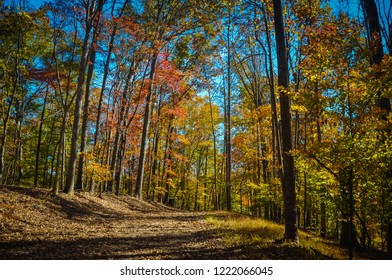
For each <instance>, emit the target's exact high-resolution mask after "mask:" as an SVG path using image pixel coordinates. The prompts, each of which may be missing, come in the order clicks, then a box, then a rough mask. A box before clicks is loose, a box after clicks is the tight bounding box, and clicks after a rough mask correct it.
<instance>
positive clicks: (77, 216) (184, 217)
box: [0, 186, 366, 260]
mask: <svg viewBox="0 0 392 280" xmlns="http://www.w3.org/2000/svg"><path fill="white" fill-rule="evenodd" d="M233 221H240V222H239V223H237V225H236V224H231V222H233ZM252 221H253V220H252V219H250V218H244V219H243V218H242V217H241V216H240V215H236V214H230V213H224V212H217V213H215V212H213V213H204V212H187V211H181V210H177V209H173V208H169V207H166V206H164V205H162V204H158V203H154V202H145V201H140V200H137V199H135V198H132V197H129V196H120V197H116V196H114V195H104V196H103V198H99V197H98V196H97V195H94V194H89V193H75V194H74V195H73V196H69V195H65V194H59V195H58V196H54V195H52V194H51V193H50V192H49V191H47V190H42V189H29V188H22V187H10V186H0V259H21V260H25V259H335V258H344V255H345V253H344V251H343V250H342V249H340V248H339V247H338V246H337V245H336V244H334V243H332V242H331V243H325V242H324V241H322V242H321V241H320V240H319V239H317V237H313V236H311V235H305V236H302V237H301V239H304V240H314V242H313V243H309V242H308V243H306V244H300V245H290V244H288V245H287V244H282V243H280V242H276V239H277V238H279V235H280V234H281V232H282V230H281V229H280V228H279V227H280V226H274V225H272V226H271V225H266V224H264V225H262V226H261V230H260V229H258V228H255V227H254V226H250V222H251V223H252V225H253V224H255V223H253V222H252ZM256 231H257V232H258V233H262V235H264V236H267V238H269V237H272V238H269V241H266V240H267V239H265V238H260V236H261V235H260V234H259V235H258V234H256ZM244 236H245V237H246V238H244ZM268 236H269V237H268ZM320 244H322V246H323V247H320ZM325 247H328V248H329V249H331V248H332V250H329V249H328V250H329V251H328V253H327V254H326V253H325V250H324V249H323V248H325ZM320 248H321V249H320ZM365 258H366V257H365Z"/></svg>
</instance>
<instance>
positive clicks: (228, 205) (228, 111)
mask: <svg viewBox="0 0 392 280" xmlns="http://www.w3.org/2000/svg"><path fill="white" fill-rule="evenodd" d="M230 29H231V7H229V22H228V27H227V98H226V102H227V103H226V104H225V106H226V110H225V113H226V118H225V139H226V146H225V147H226V149H225V151H226V210H227V211H231V38H230V35H231V33H230Z"/></svg>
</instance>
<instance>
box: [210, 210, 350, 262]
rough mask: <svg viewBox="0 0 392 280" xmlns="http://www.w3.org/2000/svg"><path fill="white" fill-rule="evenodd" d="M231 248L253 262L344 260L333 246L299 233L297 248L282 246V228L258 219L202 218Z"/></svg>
mask: <svg viewBox="0 0 392 280" xmlns="http://www.w3.org/2000/svg"><path fill="white" fill-rule="evenodd" d="M206 220H207V221H209V222H210V223H211V224H212V225H214V227H216V228H218V229H219V230H220V232H221V236H222V238H223V240H224V241H225V242H226V243H227V244H228V245H229V246H233V247H239V246H241V247H242V248H243V249H245V250H247V252H248V254H249V255H251V256H252V257H253V258H255V259H310V260H314V259H316V260H317V259H347V256H348V253H347V250H345V249H343V248H341V247H339V246H338V244H337V243H336V242H333V241H330V240H325V239H322V238H320V237H318V236H316V235H313V234H310V233H307V232H303V231H299V244H295V243H294V244H293V243H285V242H283V237H284V226H283V225H281V224H277V223H274V222H271V221H266V220H263V219H259V218H253V217H249V216H244V215H239V214H235V213H227V212H218V213H214V214H209V215H207V216H206Z"/></svg>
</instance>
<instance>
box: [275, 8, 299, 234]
mask: <svg viewBox="0 0 392 280" xmlns="http://www.w3.org/2000/svg"><path fill="white" fill-rule="evenodd" d="M273 6H274V19H275V33H276V35H275V37H276V47H277V58H278V87H279V102H280V114H281V121H282V148H283V176H282V189H283V202H284V218H285V220H284V223H285V239H286V240H287V241H295V242H296V241H298V230H297V205H296V192H295V174H294V158H293V155H292V154H291V152H292V149H293V144H292V131H291V111H290V98H289V95H288V91H289V69H288V61H287V50H286V39H285V30H284V22H283V11H282V3H281V0H274V1H273Z"/></svg>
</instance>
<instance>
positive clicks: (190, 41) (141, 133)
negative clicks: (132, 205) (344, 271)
mask: <svg viewBox="0 0 392 280" xmlns="http://www.w3.org/2000/svg"><path fill="white" fill-rule="evenodd" d="M0 6H1V7H0V42H1V43H0V185H2V186H22V187H24V188H28V189H40V190H41V189H43V190H47V191H48V192H50V193H52V194H53V195H60V194H61V195H62V193H65V194H67V195H68V196H69V195H73V194H78V193H85V192H86V193H91V194H95V195H96V196H98V197H102V196H104V195H107V194H112V195H113V196H118V197H123V196H127V197H128V196H130V197H134V198H136V199H138V200H140V203H141V202H142V201H148V202H153V203H159V205H165V207H166V206H167V207H173V208H177V209H181V210H186V211H205V212H217V211H229V212H235V213H239V214H244V215H249V216H253V217H258V218H262V219H264V220H269V221H274V222H278V223H281V224H283V225H284V239H285V240H286V241H288V242H294V243H295V242H297V241H298V231H299V229H301V230H306V231H308V232H312V233H314V234H316V235H318V236H320V237H321V238H324V239H326V240H335V241H337V242H338V243H339V244H340V246H342V247H344V248H347V249H348V254H349V258H350V259H352V258H353V252H354V251H355V250H356V249H357V248H362V249H363V250H370V249H377V250H380V251H383V252H386V253H389V254H392V149H391V147H392V135H391V129H392V114H391V103H390V99H391V97H392V71H391V69H392V56H391V55H392V37H391V36H392V5H391V2H390V1H388V0H356V1H345V0H312V1H309V0H297V1H292V0H214V1H208V0H68V1H61V0H50V1H39V0H36V1H33V0H30V1H28V0H18V1H16V0H0ZM0 214H1V213H0Z"/></svg>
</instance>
